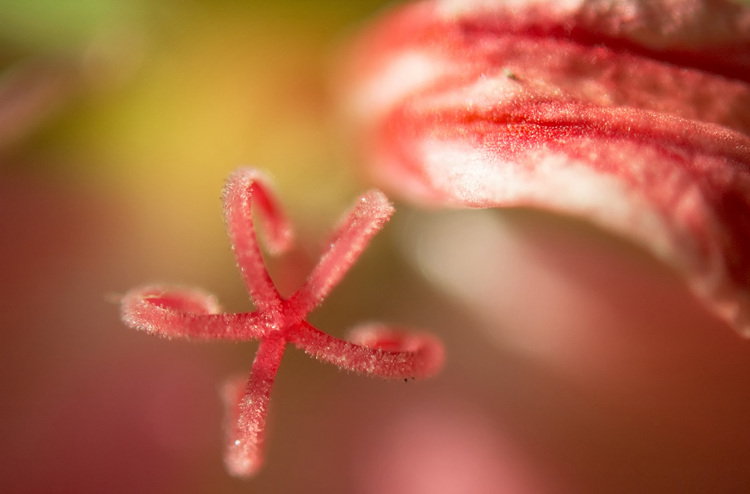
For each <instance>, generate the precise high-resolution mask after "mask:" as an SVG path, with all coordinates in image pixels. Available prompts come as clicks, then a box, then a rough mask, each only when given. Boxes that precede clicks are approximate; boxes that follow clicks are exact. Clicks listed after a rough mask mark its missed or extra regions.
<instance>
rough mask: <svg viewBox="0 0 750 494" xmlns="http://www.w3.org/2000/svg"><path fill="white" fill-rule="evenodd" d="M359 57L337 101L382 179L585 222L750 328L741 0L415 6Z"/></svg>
mask: <svg viewBox="0 0 750 494" xmlns="http://www.w3.org/2000/svg"><path fill="white" fill-rule="evenodd" d="M357 50H358V51H356V52H355V57H354V60H355V61H354V62H353V63H352V68H351V71H350V73H349V74H348V80H347V83H346V84H347V85H346V86H345V88H346V90H347V93H348V102H347V103H348V105H349V108H350V110H351V112H352V114H353V118H354V120H355V121H356V122H357V123H358V124H359V125H358V127H359V130H360V131H362V132H363V135H364V136H365V137H364V139H363V140H362V142H361V145H362V150H363V154H364V156H366V159H367V160H368V164H369V173H370V174H371V175H372V176H373V177H374V178H375V180H376V181H377V182H378V183H379V184H381V185H382V186H383V187H385V188H388V189H389V190H392V191H394V192H395V193H398V194H400V195H401V196H402V197H405V198H408V199H410V200H412V201H417V202H421V203H423V204H430V205H447V206H468V207H504V206H530V207H535V208H540V209H547V210H552V211H556V212H560V213H563V214H571V215H578V216H582V217H586V218H588V219H590V220H591V221H593V222H595V223H597V224H598V225H600V226H601V227H603V228H606V229H609V230H611V231H615V232H617V233H619V234H622V235H624V236H627V237H629V238H632V239H634V240H636V241H638V242H640V243H641V244H642V245H644V246H645V247H646V248H647V249H649V250H650V251H651V252H653V253H654V254H655V255H656V256H658V257H659V258H661V259H663V260H664V261H666V262H668V263H670V264H671V265H673V266H675V267H676V268H678V269H679V270H680V271H681V272H682V273H684V275H685V277H686V278H687V280H688V281H689V283H690V284H691V286H692V287H693V288H694V290H695V291H696V292H697V293H698V294H699V295H700V296H702V297H703V298H704V300H706V301H707V302H708V303H709V304H710V305H711V306H712V307H713V308H714V309H715V311H716V313H717V314H718V315H720V316H721V317H723V318H724V319H725V320H727V321H729V322H730V323H732V324H733V325H734V326H735V327H736V328H737V329H738V330H739V331H741V332H742V333H743V334H746V335H749V336H750V113H748V112H747V108H750V58H748V56H747V53H750V7H747V6H745V7H743V6H739V5H738V4H735V3H731V2H728V1H722V0H719V1H699V0H681V1H673V0H657V1H654V0H650V1H648V2H646V1H643V0H641V1H636V0H623V1H615V2H612V1H606V2H605V1H603V0H588V1H586V0H571V1H565V2H553V1H541V0H513V1H509V2H500V1H469V2H456V1H446V0H444V1H432V2H421V3H418V4H415V5H413V6H410V7H407V8H404V9H401V10H399V11H397V12H395V13H394V14H393V15H392V16H391V17H390V18H386V19H385V20H383V21H382V23H381V24H380V25H378V26H376V27H375V28H374V29H373V30H372V31H371V32H370V33H368V34H367V35H366V37H365V38H364V39H363V40H362V42H361V43H360V45H359V47H358V48H357Z"/></svg>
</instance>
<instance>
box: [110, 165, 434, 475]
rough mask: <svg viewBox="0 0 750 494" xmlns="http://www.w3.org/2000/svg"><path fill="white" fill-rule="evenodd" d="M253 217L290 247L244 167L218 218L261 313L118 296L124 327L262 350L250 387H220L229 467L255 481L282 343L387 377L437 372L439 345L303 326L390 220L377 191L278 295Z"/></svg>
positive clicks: (372, 329)
mask: <svg viewBox="0 0 750 494" xmlns="http://www.w3.org/2000/svg"><path fill="white" fill-rule="evenodd" d="M253 213H256V215H258V216H259V217H260V218H261V220H262V222H263V225H264V227H265V230H266V235H265V239H266V243H267V244H268V247H269V251H271V252H272V253H281V252H283V251H284V250H285V249H286V248H288V246H289V245H290V243H291V238H292V235H291V229H290V227H289V223H288V221H287V219H286V217H285V216H284V214H283V212H282V211H281V209H280V208H279V205H278V204H277V202H276V200H275V198H274V197H273V195H272V194H271V192H270V189H269V187H268V185H267V182H266V180H264V178H263V177H262V175H261V174H260V173H259V172H257V171H256V170H252V169H240V170H238V171H236V172H235V173H234V174H232V175H231V176H230V178H229V180H228V181H227V185H226V187H225V189H224V217H225V220H226V224H227V229H228V232H229V237H230V239H231V242H232V248H233V250H234V254H235V257H236V259H237V264H238V265H239V268H240V271H241V273H242V277H243V279H244V281H245V285H246V286H247V289H248V291H249V292H250V295H251V296H252V298H253V301H254V302H255V306H256V308H257V310H255V311H254V312H248V313H234V314H233V313H222V312H221V309H220V307H219V305H218V303H217V301H216V299H215V298H214V297H213V296H211V295H209V294H207V293H204V292H202V291H200V290H196V289H185V288H179V287H165V286H147V287H143V288H137V289H134V290H131V291H129V292H128V293H126V294H125V296H124V297H123V298H122V319H123V321H124V322H125V323H126V324H127V325H128V326H130V327H133V328H136V329H140V330H143V331H146V332H147V333H152V334H156V335H159V336H163V337H167V338H175V337H177V338H195V339H206V340H218V339H224V340H234V341H240V340H242V341H244V340H251V339H255V338H258V339H260V340H261V341H260V346H259V348H258V353H257V354H256V356H255V360H254V361H253V365H252V370H251V372H250V377H249V380H247V381H245V380H244V379H243V380H241V381H236V380H235V381H231V382H229V383H228V384H227V385H226V386H225V387H224V399H225V401H226V404H227V408H228V410H229V414H228V420H229V422H228V424H227V431H228V434H227V452H226V457H225V461H226V466H227V469H228V470H229V472H230V473H231V474H233V475H235V476H239V477H249V476H252V475H253V474H255V473H256V472H257V471H258V469H259V468H260V466H261V464H262V462H263V438H264V430H265V423H266V414H267V411H268V402H269V398H270V394H271V388H272V386H273V382H274V379H275V377H276V372H277V370H278V368H279V364H280V363H281V357H282V355H283V353H284V349H285V347H286V344H287V343H293V344H294V345H295V346H297V347H298V348H301V349H302V350H304V351H305V352H307V353H308V354H310V355H312V356H314V357H316V358H318V359H320V360H324V361H327V362H330V363H332V364H334V365H336V366H338V367H340V368H342V369H346V370H350V371H354V372H359V373H362V374H368V375H372V376H380V377H383V378H390V379H404V378H423V377H429V376H432V375H434V374H435V373H436V372H437V371H438V370H439V369H440V367H441V365H442V362H443V348H442V345H441V344H440V342H439V341H438V340H436V339H435V338H433V337H431V336H429V335H426V334H408V333H405V332H403V331H402V330H400V329H398V328H395V327H389V326H385V325H381V324H368V325H364V326H361V327H358V328H355V330H354V331H353V332H352V338H351V341H345V340H341V339H338V338H334V337H332V336H330V335H328V334H326V333H323V332H322V331H320V330H318V329H317V328H315V327H314V326H312V325H311V324H310V323H309V322H307V320H306V317H307V314H308V313H309V312H310V311H312V310H313V309H314V308H315V307H316V306H317V305H318V304H319V303H320V302H321V301H322V300H323V299H324V298H325V297H326V296H327V295H328V293H329V292H330V291H331V290H332V289H333V287H335V286H336V284H337V283H338V282H339V281H340V280H341V278H342V277H343V276H344V274H345V273H346V272H347V271H348V269H349V268H350V267H351V266H352V264H353V263H354V262H355V261H356V259H357V257H359V255H360V254H361V253H362V251H363V250H364V249H365V247H366V246H367V244H368V242H369V241H370V239H371V238H372V237H373V236H374V235H375V234H376V233H377V232H378V231H379V230H380V229H381V228H382V227H383V225H384V224H385V223H386V222H387V221H388V219H389V218H390V216H391V214H392V213H393V208H392V206H391V205H390V203H389V202H388V199H387V198H386V197H385V195H383V193H381V192H380V191H377V190H373V191H370V192H367V193H366V194H364V195H363V196H362V197H361V198H360V199H359V201H358V202H357V203H356V205H355V206H354V208H353V209H352V210H351V212H350V213H349V214H348V215H347V216H346V218H345V219H344V221H343V222H342V223H341V225H340V226H339V228H338V229H337V230H336V231H335V233H334V235H333V238H332V239H331V241H330V243H329V244H328V249H327V250H326V251H325V253H324V254H323V255H322V256H321V258H320V260H319V261H318V264H317V266H316V267H315V268H314V269H313V271H312V272H311V274H310V275H309V277H308V278H307V281H306V282H305V283H304V284H303V285H302V287H301V288H300V289H299V290H297V292H296V293H294V295H292V296H291V297H289V298H284V297H282V296H281V295H280V294H279V292H278V290H277V289H276V287H275V286H274V284H273V281H272V280H271V277H270V275H269V274H268V271H267V269H266V267H265V263H264V262H263V257H262V255H261V251H260V247H259V245H258V240H257V237H256V234H255V227H254V224H253Z"/></svg>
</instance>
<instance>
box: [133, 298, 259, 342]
mask: <svg viewBox="0 0 750 494" xmlns="http://www.w3.org/2000/svg"><path fill="white" fill-rule="evenodd" d="M120 303H121V306H120V307H121V316H122V320H123V322H124V323H125V324H127V325H128V326H130V327H131V328H134V329H139V330H141V331H145V332H147V333H150V334H156V335H159V336H163V337H167V338H195V339H223V340H236V341H242V340H250V339H254V338H259V337H261V336H263V335H264V334H265V333H266V331H267V325H266V324H265V323H264V321H263V318H262V317H260V316H259V315H257V314H255V313H247V314H226V313H220V310H221V309H220V307H219V304H218V302H217V301H216V298H215V297H214V296H213V295H209V294H207V293H205V292H203V291H201V290H197V289H192V288H180V287H166V286H160V285H157V286H147V287H142V288H136V289H133V290H130V291H128V292H127V293H126V294H125V295H124V296H123V297H122V300H121V302H120Z"/></svg>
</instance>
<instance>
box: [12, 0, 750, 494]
mask: <svg viewBox="0 0 750 494" xmlns="http://www.w3.org/2000/svg"><path fill="white" fill-rule="evenodd" d="M384 3H385V2H377V1H368V2H344V1H337V0H323V1H320V2H316V3H314V4H312V3H304V2H300V1H296V0H295V1H292V0H286V1H284V2H276V3H275V4H274V6H273V7H269V6H268V5H267V4H265V3H261V2H241V1H232V0H222V1H219V2H208V1H198V0H192V1H186V2H175V1H173V0H158V1H150V2H147V1H125V0H85V1H84V0H81V1H79V2H74V3H73V4H72V5H68V4H64V3H60V2H54V1H51V0H33V1H28V0H9V1H6V2H4V3H3V4H2V5H0V64H1V65H0V68H1V69H2V74H1V75H0V227H1V229H0V253H2V255H1V256H0V259H2V261H0V329H1V330H2V332H3V336H4V343H3V344H2V345H1V346H0V362H2V363H1V364H0V366H1V367H0V368H1V369H2V374H0V392H1V393H2V396H3V399H2V406H0V489H2V491H3V492H13V493H16V492H18V493H68V492H71V493H72V492H155V493H156V492H159V493H166V492H180V493H189V492H196V493H198V492H211V493H220V492H222V493H223V492H261V493H266V492H268V493H284V492H300V491H303V490H304V491H305V492H310V493H314V492H326V493H339V492H340V493H365V494H370V493H373V494H374V493H396V494H398V493H430V494H440V493H461V492H466V493H502V492H509V493H567V492H570V493H577V492H584V493H588V492H591V493H596V492H623V493H624V492H696V493H697V492H747V491H748V489H750V468H749V467H748V464H750V424H749V423H748V422H750V421H748V420H747V417H748V416H750V343H749V342H747V341H744V340H741V339H740V338H739V337H737V336H736V335H735V334H734V333H733V332H732V331H731V330H730V329H729V328H727V327H725V326H723V325H722V323H721V322H719V321H717V320H716V319H715V318H714V317H713V316H712V315H710V314H709V313H708V312H707V311H706V310H704V309H703V308H702V307H701V306H700V305H699V304H698V303H697V302H696V301H695V300H694V298H693V297H692V295H690V293H689V292H688V291H687V289H686V288H685V287H684V285H683V283H682V281H681V280H680V279H679V277H678V276H677V275H676V274H675V273H673V272H671V271H670V270H668V269H667V268H665V267H664V266H662V265H660V264H659V263H657V262H656V261H654V260H653V259H652V258H650V257H649V256H648V255H647V254H645V253H643V252H642V251H641V250H640V249H638V248H636V247H634V246H631V245H629V244H626V243H624V242H622V241H620V240H618V239H615V238H612V237H610V236H608V235H605V234H603V233H601V232H599V231H598V230H596V229H594V228H593V227H591V226H589V225H587V224H585V223H583V222H579V221H575V220H571V219H563V218H555V217H550V216H547V215H543V214H541V213H535V212H530V211H506V212H499V211H467V212H437V211H432V212H419V211H414V210H412V209H411V208H410V207H409V206H408V205H406V204H397V209H398V211H397V214H396V217H395V219H394V220H393V222H392V224H391V225H389V226H388V227H387V228H386V230H385V231H384V232H383V233H382V234H381V235H380V236H379V237H378V238H377V239H376V241H375V242H374V244H373V247H372V249H371V250H370V251H368V252H367V253H366V255H365V256H364V257H363V259H362V260H361V262H360V263H359V265H358V266H356V267H355V269H354V270H353V271H352V272H351V273H350V275H349V276H348V278H347V279H346V280H345V281H344V283H343V286H340V287H339V288H338V289H337V290H336V291H335V292H334V293H333V294H332V296H331V298H330V299H329V300H328V301H326V303H325V304H324V305H323V306H322V307H321V308H320V309H319V310H318V311H317V312H316V313H315V314H314V316H313V321H314V322H315V323H316V324H317V325H318V327H320V328H321V329H324V330H326V331H328V332H330V333H332V334H335V335H337V336H343V335H344V334H345V330H346V328H347V327H349V326H351V325H353V324H355V323H357V322H361V321H365V320H368V319H373V320H383V321H392V322H397V323H402V324H408V325H413V326H415V327H421V328H425V329H428V330H430V331H432V332H434V333H435V334H437V335H439V336H440V337H441V338H443V340H444V341H445V344H446V350H447V363H446V368H445V370H444V372H443V374H441V375H440V376H439V377H437V378H435V379H433V380H430V381H425V382H420V383H411V382H410V383H406V384H404V383H387V382H382V381H379V380H373V379H368V378H365V377H361V376H356V375H349V374H345V373H342V372H340V371H338V370H336V369H335V368H332V367H329V366H325V365H323V364H321V363H319V362H316V361H314V360H311V359H309V358H307V357H306V356H305V355H303V354H301V353H300V352H298V351H295V350H293V349H290V350H289V351H288V353H287V354H286V355H285V357H284V362H283V364H282V366H281V371H280V374H279V377H278V380H277V384H276V388H275V389H274V393H273V402H272V410H271V417H270V428H271V429H270V437H269V450H268V457H267V466H266V468H265V470H264V471H263V472H262V473H261V474H260V475H259V476H258V477H257V478H256V479H253V480H251V481H249V482H242V481H238V480H235V479H232V478H230V477H229V476H228V475H227V474H226V473H225V472H224V469H223V465H222V429H221V420H222V409H221V403H220V400H219V397H218V389H219V387H220V385H221V383H222V382H223V380H224V379H226V378H227V377H229V376H232V375H234V374H237V373H245V372H247V371H248V370H249V367H250V362H251V361H252V358H253V354H254V350H255V348H256V344H254V343H248V344H238V345H234V344H221V343H187V342H178V341H165V340H160V339H157V338H154V337H149V336H147V335H144V334H140V333H136V332H134V331H132V330H129V329H127V328H126V327H125V326H124V325H123V324H121V323H120V321H119V314H118V306H117V303H116V299H117V295H118V294H119V293H122V292H124V291H125V290H127V289H128V288H131V287H133V286H136V285H140V284H143V283H149V282H167V283H169V282H172V283H181V284H186V285H194V286H199V287H202V288H204V289H206V290H209V291H211V292H213V293H215V294H217V295H218V296H219V298H220V300H221V301H222V302H223V303H224V305H225V306H226V307H227V308H228V309H230V310H237V311H240V310H249V309H250V308H251V307H252V306H251V304H250V303H249V302H248V300H247V296H246V294H245V291H244V288H243V286H242V283H241V281H240V278H239V276H238V273H237V272H236V271H235V269H234V266H233V258H232V254H231V251H230V249H229V243H228V240H227V239H226V235H225V233H224V227H223V223H222V220H221V204H220V200H219V198H220V191H221V187H222V184H223V180H224V178H225V177H226V175H227V174H228V173H229V172H230V171H231V170H232V169H234V168H235V167H237V166H240V165H252V166H257V167H260V168H262V169H264V170H266V171H267V173H268V174H270V175H271V176H273V177H274V178H275V182H276V185H277V189H278V192H279V194H280V196H281V198H282V201H283V202H284V204H286V205H287V207H288V208H289V210H290V214H291V216H292V217H293V218H294V220H295V224H296V225H297V226H298V228H299V236H298V238H299V239H300V245H301V250H300V251H299V252H298V253H297V254H298V255H297V256H296V257H292V258H289V259H281V260H279V262H274V263H273V268H274V271H273V272H274V273H275V274H277V276H278V281H279V283H280V285H281V286H282V287H284V288H285V289H286V290H288V291H291V290H293V289H294V288H295V285H296V284H297V283H298V282H299V280H300V279H301V278H302V277H303V276H304V275H305V272H304V269H305V267H306V266H308V265H309V263H310V262H312V260H314V259H315V258H316V256H317V253H318V250H319V246H320V245H321V242H322V241H323V239H324V238H325V233H326V231H327V229H329V228H330V227H331V226H332V224H333V223H334V222H335V221H336V220H337V218H338V216H339V214H340V213H341V212H343V210H344V209H346V208H347V206H348V204H349V202H350V201H351V200H352V199H353V198H354V197H356V195H357V194H358V193H359V192H361V191H362V190H363V189H364V188H366V187H368V184H365V183H362V182H360V181H359V180H358V178H357V177H358V175H357V172H356V166H357V164H356V163H354V162H352V161H351V159H349V158H347V155H346V153H344V152H342V150H343V149H345V148H346V143H343V142H340V141H339V140H338V135H339V132H338V130H337V129H338V128H339V127H337V125H338V124H337V122H336V118H335V112H334V111H333V107H334V102H333V101H334V100H335V95H334V94H331V92H330V90H329V89H328V88H329V82H330V76H331V72H332V70H333V69H332V67H334V66H335V64H336V53H337V50H338V48H339V47H340V46H342V43H345V39H346V36H347V35H349V34H351V32H353V31H355V30H356V28H357V25H358V23H361V22H363V21H364V20H365V19H367V18H368V17H370V16H371V15H372V14H373V13H374V12H376V11H377V10H378V9H379V8H381V7H382V5H384ZM748 254H750V253H748ZM285 266H287V268H286V269H285ZM289 266H291V267H289Z"/></svg>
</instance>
